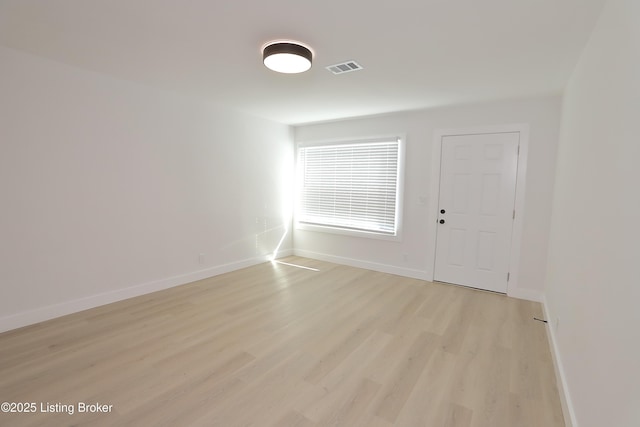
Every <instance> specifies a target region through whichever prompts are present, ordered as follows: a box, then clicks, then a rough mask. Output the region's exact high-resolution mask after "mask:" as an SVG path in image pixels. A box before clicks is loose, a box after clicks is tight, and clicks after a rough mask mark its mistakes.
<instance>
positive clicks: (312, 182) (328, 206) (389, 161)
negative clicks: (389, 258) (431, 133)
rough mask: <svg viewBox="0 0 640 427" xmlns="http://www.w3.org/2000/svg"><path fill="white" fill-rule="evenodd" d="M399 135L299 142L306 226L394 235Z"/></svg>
mask: <svg viewBox="0 0 640 427" xmlns="http://www.w3.org/2000/svg"><path fill="white" fill-rule="evenodd" d="M400 157H401V156H400V139H399V138H393V139H385V140H376V141H367V142H349V143H339V144H338V143H331V144H321V145H320V144H313V145H301V146H299V147H298V176H299V178H300V180H299V185H300V188H299V192H298V209H297V215H296V221H297V223H298V224H300V225H302V226H303V228H304V226H312V227H314V226H320V227H330V228H329V229H328V231H331V230H333V231H336V230H342V231H352V232H365V233H374V234H377V235H387V236H396V235H397V234H398V206H399V202H398V195H399V182H400V180H399V170H400Z"/></svg>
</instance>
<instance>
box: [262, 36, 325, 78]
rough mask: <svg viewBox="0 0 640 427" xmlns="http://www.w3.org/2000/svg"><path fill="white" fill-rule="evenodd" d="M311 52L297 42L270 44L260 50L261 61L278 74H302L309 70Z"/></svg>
mask: <svg viewBox="0 0 640 427" xmlns="http://www.w3.org/2000/svg"><path fill="white" fill-rule="evenodd" d="M312 57H313V54H312V53H311V50H310V49H309V48H308V47H306V46H303V45H302V44H300V43H298V42H271V43H268V44H267V45H266V46H265V47H264V48H263V49H262V61H263V62H264V65H265V66H266V67H267V68H269V69H270V70H273V71H277V72H278V73H287V74H295V73H303V72H305V71H307V70H308V69H309V68H311V59H312Z"/></svg>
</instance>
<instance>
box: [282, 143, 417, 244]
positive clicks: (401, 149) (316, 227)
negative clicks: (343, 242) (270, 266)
mask: <svg viewBox="0 0 640 427" xmlns="http://www.w3.org/2000/svg"><path fill="white" fill-rule="evenodd" d="M390 141H397V142H398V167H397V174H398V175H397V182H396V205H395V224H396V230H395V234H390V233H383V232H376V231H370V230H359V229H353V228H347V227H339V226H334V225H329V224H327V225H323V224H309V223H304V222H300V220H299V218H300V211H301V196H302V186H303V173H304V171H303V170H300V169H301V168H300V165H299V150H300V148H306V147H318V146H333V145H354V144H366V143H378V142H390ZM405 146H406V136H405V135H404V134H393V135H383V136H375V137H366V138H350V139H330V140H320V141H304V142H298V143H297V144H296V150H295V162H296V169H295V196H294V199H295V209H294V216H293V222H294V227H295V229H298V230H305V231H314V232H321V233H330V234H338V235H345V236H354V237H364V238H370V239H379V240H389V241H401V240H402V218H403V215H402V214H403V209H402V207H403V200H404V197H403V195H404V171H405Z"/></svg>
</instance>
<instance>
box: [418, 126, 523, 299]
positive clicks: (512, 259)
mask: <svg viewBox="0 0 640 427" xmlns="http://www.w3.org/2000/svg"><path fill="white" fill-rule="evenodd" d="M507 132H509V133H514V132H517V133H519V134H520V151H519V154H518V171H517V174H516V198H515V210H516V217H515V218H514V220H513V233H512V234H511V250H510V253H509V281H508V283H507V295H509V296H512V297H516V298H525V299H530V298H528V297H527V295H523V294H522V293H521V292H519V291H518V276H519V267H520V248H521V246H522V232H523V226H524V221H523V220H524V200H525V188H526V178H527V159H528V153H529V125H528V124H526V123H516V124H506V125H493V126H476V127H469V128H460V129H436V130H435V131H434V137H433V142H432V146H431V176H430V178H431V185H430V191H429V195H430V196H429V200H430V203H429V214H428V216H427V217H428V218H427V221H428V225H427V231H428V233H429V236H431V237H432V238H431V239H429V244H428V247H427V268H426V273H427V280H431V281H433V279H434V274H435V262H436V237H437V232H438V227H437V220H438V212H437V211H438V200H439V199H440V163H441V151H442V138H443V137H445V136H461V135H477V134H487V133H507Z"/></svg>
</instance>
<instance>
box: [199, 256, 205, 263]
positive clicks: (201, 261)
mask: <svg viewBox="0 0 640 427" xmlns="http://www.w3.org/2000/svg"><path fill="white" fill-rule="evenodd" d="M198 264H204V254H200V255H198Z"/></svg>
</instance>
